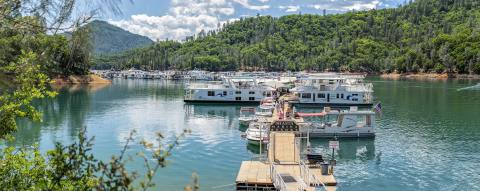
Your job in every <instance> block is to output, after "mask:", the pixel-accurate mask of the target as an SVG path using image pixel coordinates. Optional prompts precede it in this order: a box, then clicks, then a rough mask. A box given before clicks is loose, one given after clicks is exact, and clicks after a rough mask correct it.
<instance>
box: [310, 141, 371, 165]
mask: <svg viewBox="0 0 480 191" xmlns="http://www.w3.org/2000/svg"><path fill="white" fill-rule="evenodd" d="M338 141H339V143H340V149H339V150H336V151H335V158H336V159H337V160H360V161H369V160H373V159H375V140H374V139H356V138H355V139H353V138H352V139H339V140H338ZM328 142H329V140H328V139H310V144H311V147H312V152H313V153H319V154H322V155H325V156H328V157H329V158H330V157H331V156H332V155H331V154H332V150H331V149H330V148H329V147H328Z"/></svg>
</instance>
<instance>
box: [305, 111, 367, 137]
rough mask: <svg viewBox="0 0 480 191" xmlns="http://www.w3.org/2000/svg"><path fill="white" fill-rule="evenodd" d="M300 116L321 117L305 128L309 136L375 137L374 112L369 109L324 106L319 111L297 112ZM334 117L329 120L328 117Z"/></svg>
mask: <svg viewBox="0 0 480 191" xmlns="http://www.w3.org/2000/svg"><path fill="white" fill-rule="evenodd" d="M296 115H297V116H300V117H313V116H319V117H323V122H322V123H320V124H314V123H313V124H311V125H310V126H308V127H307V128H306V131H307V132H306V133H307V134H309V136H310V137H321V138H334V137H375V116H376V113H375V112H374V111H370V110H363V111H362V110H358V108H357V107H350V109H349V110H343V111H341V110H330V108H329V107H326V108H325V110H324V111H322V112H321V113H297V114H296ZM332 116H333V118H334V119H335V120H334V121H329V119H328V118H331V117H332Z"/></svg>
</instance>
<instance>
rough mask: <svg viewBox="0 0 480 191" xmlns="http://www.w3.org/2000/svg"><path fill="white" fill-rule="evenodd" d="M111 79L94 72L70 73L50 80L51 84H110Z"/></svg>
mask: <svg viewBox="0 0 480 191" xmlns="http://www.w3.org/2000/svg"><path fill="white" fill-rule="evenodd" d="M111 83H112V81H110V80H107V79H105V78H102V77H100V76H99V75H96V74H88V75H71V76H67V77H56V78H53V79H52V80H51V81H50V84H53V85H70V84H74V85H80V84H92V85H94V84H111Z"/></svg>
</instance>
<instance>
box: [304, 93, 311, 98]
mask: <svg viewBox="0 0 480 191" xmlns="http://www.w3.org/2000/svg"><path fill="white" fill-rule="evenodd" d="M302 98H312V94H310V93H303V94H302Z"/></svg>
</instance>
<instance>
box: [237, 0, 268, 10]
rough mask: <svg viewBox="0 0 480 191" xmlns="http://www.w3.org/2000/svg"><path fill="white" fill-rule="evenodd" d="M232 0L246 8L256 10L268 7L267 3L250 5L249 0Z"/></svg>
mask: <svg viewBox="0 0 480 191" xmlns="http://www.w3.org/2000/svg"><path fill="white" fill-rule="evenodd" d="M233 1H234V2H235V3H238V4H240V5H242V6H243V7H245V8H247V9H252V10H257V11H261V10H265V9H269V8H270V6H269V5H252V4H250V2H249V0H233ZM267 1H268V0H267ZM267 1H262V2H267Z"/></svg>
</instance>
